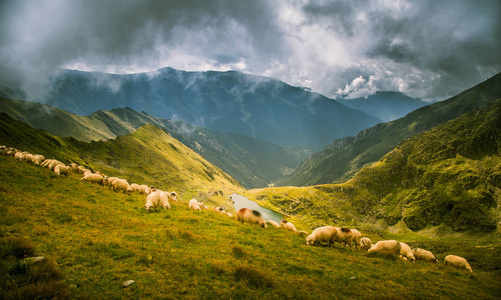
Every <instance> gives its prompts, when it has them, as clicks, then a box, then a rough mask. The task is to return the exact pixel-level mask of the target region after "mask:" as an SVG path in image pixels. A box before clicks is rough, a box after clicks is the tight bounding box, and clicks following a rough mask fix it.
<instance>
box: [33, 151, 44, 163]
mask: <svg viewBox="0 0 501 300" xmlns="http://www.w3.org/2000/svg"><path fill="white" fill-rule="evenodd" d="M44 160H45V156H43V155H42V154H35V155H34V157H33V163H34V164H35V165H40V164H41V163H42V162H43V161H44Z"/></svg>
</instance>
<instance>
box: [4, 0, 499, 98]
mask: <svg viewBox="0 0 501 300" xmlns="http://www.w3.org/2000/svg"><path fill="white" fill-rule="evenodd" d="M0 5H1V6H0V65H7V66H16V67H22V68H31V69H33V68H35V69H37V68H38V69H44V68H54V67H66V68H68V67H70V68H78V69H84V70H96V71H104V72H134V71H147V70H155V69H159V68H162V67H166V66H171V67H174V68H177V69H183V70H209V69H216V70H227V69H237V70H241V71H244V72H248V73H254V74H261V75H266V76H271V77H275V78H278V79H281V80H284V81H286V82H288V83H290V84H293V85H301V86H308V87H311V88H312V90H313V91H317V92H321V93H323V94H326V95H327V96H332V97H335V96H347V97H358V96H366V95H369V94H371V93H374V92H376V91H378V90H398V91H401V92H405V93H407V94H409V95H411V96H416V97H424V98H427V99H444V98H446V97H448V96H452V95H454V94H456V93H459V92H461V91H462V90H464V89H466V88H469V87H471V86H473V85H474V84H476V83H479V82H480V81H482V80H485V79H487V78H488V77H490V76H492V75H494V74H496V73H498V72H500V71H501V55H499V51H498V49H500V46H501V39H500V38H499V37H500V36H501V1H498V0H477V1H466V0H464V1H463V0H444V1H436V0H423V1H411V0H393V1H389V0H370V1H369V0H361V1H344V0H343V1H341V0H329V1H327V0H325V1H321V0H315V1H308V0H289V1H266V0H259V1H258V0H254V1H237V0H219V1H206V0H182V1H172V0H171V1H155V0H151V1H138V0H134V1H132V0H122V1H111V0H108V1H95V0H92V1H80V0H68V1H62V0H60V1H59V0H51V1H43V0H39V1H3V2H0Z"/></svg>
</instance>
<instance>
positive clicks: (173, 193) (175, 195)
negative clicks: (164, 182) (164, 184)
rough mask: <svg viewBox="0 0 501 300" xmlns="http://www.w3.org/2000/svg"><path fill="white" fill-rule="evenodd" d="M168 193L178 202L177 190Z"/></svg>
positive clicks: (170, 197)
mask: <svg viewBox="0 0 501 300" xmlns="http://www.w3.org/2000/svg"><path fill="white" fill-rule="evenodd" d="M168 195H169V199H170V200H172V201H176V202H177V193H176V192H170V193H168Z"/></svg>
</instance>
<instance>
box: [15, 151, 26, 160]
mask: <svg viewBox="0 0 501 300" xmlns="http://www.w3.org/2000/svg"><path fill="white" fill-rule="evenodd" d="M14 158H15V159H16V160H18V161H23V160H24V154H23V153H22V152H16V154H14Z"/></svg>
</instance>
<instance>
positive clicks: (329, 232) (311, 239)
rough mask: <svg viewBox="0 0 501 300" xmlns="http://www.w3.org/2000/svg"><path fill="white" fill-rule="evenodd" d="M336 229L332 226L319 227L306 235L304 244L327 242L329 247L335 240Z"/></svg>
mask: <svg viewBox="0 0 501 300" xmlns="http://www.w3.org/2000/svg"><path fill="white" fill-rule="evenodd" d="M336 235H337V229H336V228H335V227H333V226H323V227H319V228H317V229H315V230H313V232H312V233H311V234H310V235H309V236H307V237H306V245H312V246H313V245H317V244H321V243H327V246H328V247H330V246H331V245H334V243H335V242H336Z"/></svg>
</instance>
